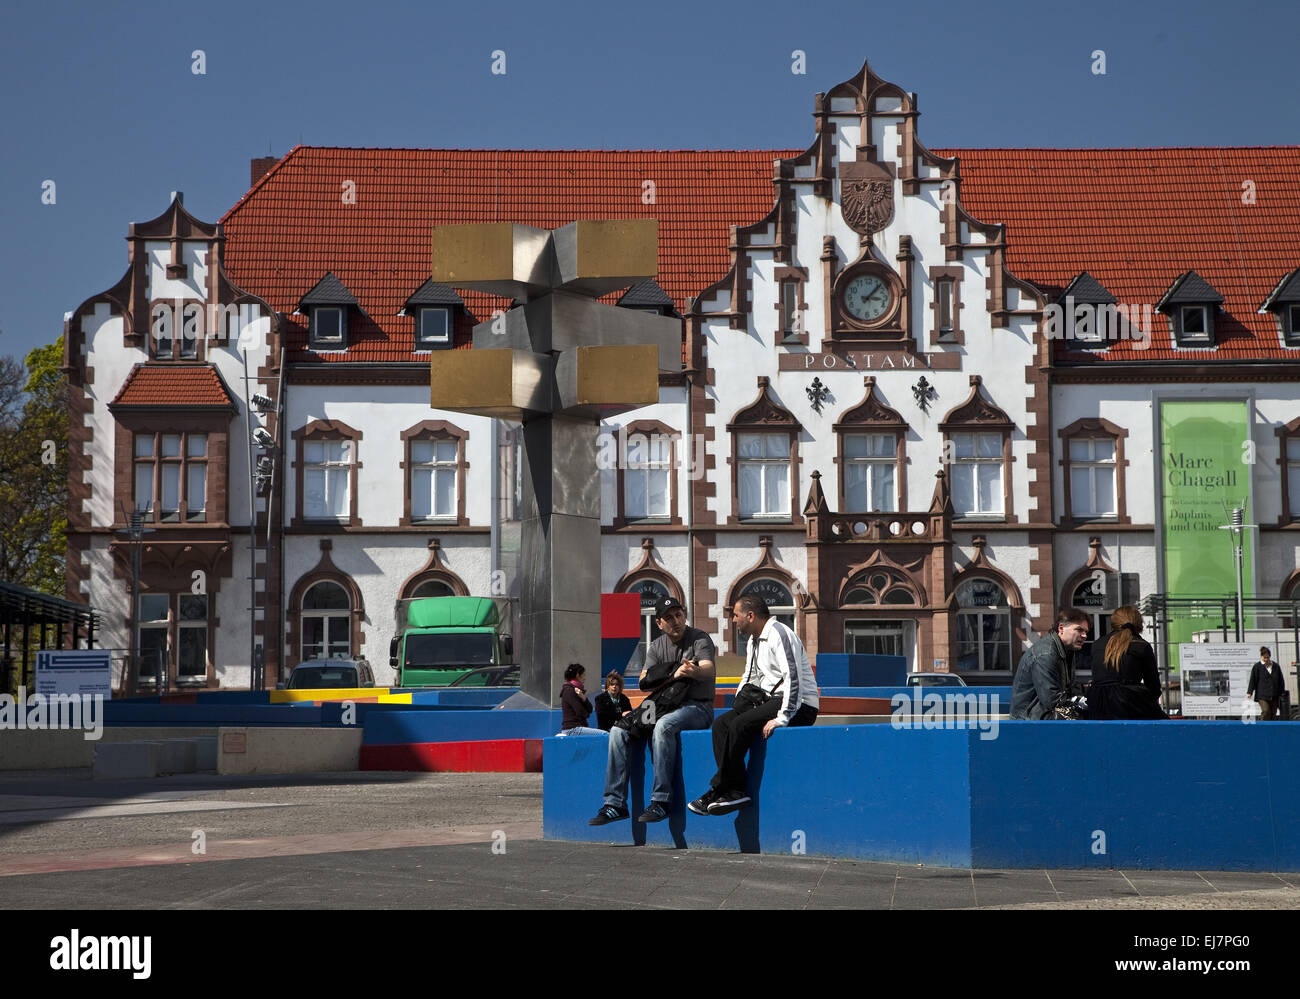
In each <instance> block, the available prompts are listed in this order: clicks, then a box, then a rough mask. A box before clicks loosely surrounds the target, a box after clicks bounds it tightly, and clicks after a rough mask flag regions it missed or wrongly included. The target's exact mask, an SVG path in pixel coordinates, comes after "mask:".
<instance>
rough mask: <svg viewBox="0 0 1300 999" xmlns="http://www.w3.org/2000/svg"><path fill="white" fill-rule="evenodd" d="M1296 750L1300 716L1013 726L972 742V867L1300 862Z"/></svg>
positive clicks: (1299, 865)
mask: <svg viewBox="0 0 1300 999" xmlns="http://www.w3.org/2000/svg"><path fill="white" fill-rule="evenodd" d="M1298 752H1300V725H1285V724H1255V725H1243V724H1242V723H1241V722H1230V721H1222V722H1218V721H1204V722H1201V721H1198V722H1190V721H1189V722H1160V721H1150V722H1075V723H1066V724H1056V723H1050V722H1048V723H1042V722H1004V723H1003V724H1002V725H1001V726H999V732H998V738H997V739H994V740H992V741H988V742H983V743H979V742H972V744H971V784H972V786H973V787H974V788H975V789H976V791H977V793H976V794H975V795H974V796H973V798H972V801H971V824H972V830H973V832H972V838H973V840H974V842H975V847H974V850H973V856H974V862H975V864H976V866H979V867H1103V868H1109V867H1117V868H1123V867H1131V868H1139V869H1152V870H1161V869H1164V870H1196V869H1203V870H1253V871H1274V870H1275V871H1295V870H1300V836H1297V833H1300V769H1298V768H1297V766H1296V762H1297V753H1298ZM1095 832H1100V833H1103V834H1104V835H1105V848H1106V853H1105V854H1100V853H1094V852H1093V844H1094V842H1096V843H1098V845H1100V843H1101V839H1100V837H1098V836H1095V835H1094V833H1095Z"/></svg>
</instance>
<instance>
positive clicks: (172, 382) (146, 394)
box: [109, 364, 235, 408]
mask: <svg viewBox="0 0 1300 999" xmlns="http://www.w3.org/2000/svg"><path fill="white" fill-rule="evenodd" d="M234 404H235V403H234V400H233V399H232V398H231V397H230V392H229V390H228V389H227V388H226V385H225V383H224V382H223V381H222V380H221V376H220V375H219V374H217V369H216V368H214V367H213V366H212V365H210V364H185V365H176V364H137V365H136V366H135V367H134V368H133V369H132V370H131V374H130V375H128V376H127V379H126V384H124V385H123V386H122V389H121V391H120V392H118V393H117V397H116V398H115V399H114V400H113V401H112V402H111V403H110V404H109V405H111V406H114V407H121V406H167V407H169V408H184V407H186V406H234Z"/></svg>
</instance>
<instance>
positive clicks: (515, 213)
mask: <svg viewBox="0 0 1300 999" xmlns="http://www.w3.org/2000/svg"><path fill="white" fill-rule="evenodd" d="M797 152H798V151H796V150H790V149H785V150H776V151H772V150H756V151H733V150H714V151H699V150H672V151H658V152H655V151H639V152H638V151H634V152H621V151H602V150H463V149H332V148H331V149H326V148H315V147H307V146H298V147H296V148H295V149H293V150H292V151H291V152H290V153H289V154H288V155H287V156H285V158H284V159H282V160H281V161H280V162H279V163H278V164H277V165H276V166H275V167H274V168H272V169H271V171H270V172H268V173H267V174H266V176H264V177H263V178H262V179H261V180H260V181H259V182H258V183H257V184H256V185H254V186H253V188H252V189H251V190H250V191H249V192H248V193H247V194H246V195H244V197H243V198H241V199H240V200H239V202H238V203H236V204H235V206H234V207H233V208H231V209H230V211H228V212H227V213H226V215H225V217H224V218H223V219H222V220H221V221H222V223H223V225H224V228H225V234H226V236H227V242H226V250H225V264H226V270H227V272H228V273H229V274H230V275H231V277H232V279H233V280H234V281H235V282H236V283H237V284H238V285H240V286H241V287H242V288H244V289H245V290H246V291H249V292H252V293H253V294H255V295H258V296H260V297H262V298H264V299H266V300H267V301H268V302H269V303H270V304H271V306H272V308H274V309H276V310H277V311H279V312H285V313H290V312H292V311H293V310H294V309H295V308H296V307H297V304H298V302H299V301H300V300H301V298H302V296H303V294H304V293H305V292H306V291H307V290H308V289H310V288H311V287H312V286H313V285H315V284H316V282H317V281H319V280H320V279H321V277H322V276H323V275H324V274H325V272H326V271H333V272H334V274H335V275H337V276H338V278H339V280H341V281H342V282H343V284H344V285H346V286H347V289H348V290H349V291H350V292H352V294H353V295H355V296H356V298H357V301H358V302H359V303H360V305H361V309H362V310H363V311H364V313H365V315H358V314H357V313H356V312H355V311H354V312H353V314H352V316H351V318H350V319H349V330H348V333H349V337H348V339H349V344H350V346H349V349H348V350H347V351H346V352H340V353H319V354H317V353H313V352H310V351H307V350H306V349H305V347H306V323H305V319H304V318H303V317H293V322H294V324H295V332H293V333H291V334H290V337H289V342H288V347H289V350H290V352H291V353H290V355H289V360H291V361H293V360H307V359H319V360H325V361H334V360H341V361H413V360H423V359H427V357H428V355H427V354H415V353H413V348H414V321H413V320H412V319H410V318H409V317H399V316H398V315H397V312H398V310H399V309H401V308H402V304H403V303H404V302H405V301H406V299H407V298H409V297H410V295H411V294H412V292H414V291H415V290H416V289H418V288H419V287H420V285H422V284H423V283H424V282H425V280H426V279H427V278H428V277H429V264H430V231H431V229H432V228H433V227H434V226H435V225H446V224H451V223H465V222H517V223H521V224H524V225H534V226H539V227H542V228H547V229H553V228H557V227H559V226H562V225H565V224H567V223H569V222H573V221H575V220H577V219H597V218H645V217H653V218H657V219H659V277H658V281H659V284H660V285H661V286H662V287H663V289H664V291H666V292H667V293H668V294H669V295H671V296H672V298H673V300H674V301H675V302H676V303H677V308H678V310H679V311H681V310H683V309H684V308H685V305H686V299H687V298H689V297H690V296H692V295H698V294H699V292H700V291H701V290H702V289H703V288H704V287H705V286H707V285H708V284H710V283H712V282H713V281H716V280H717V279H718V278H720V277H721V276H722V275H724V274H725V273H726V272H727V269H728V267H730V265H731V264H730V258H729V256H728V253H727V242H728V238H729V235H730V234H729V231H728V227H729V226H731V225H747V224H749V223H751V222H755V221H757V220H758V219H761V218H762V217H763V216H764V215H766V214H767V213H768V212H769V211H770V210H771V208H772V203H773V189H772V160H773V159H775V158H778V157H787V156H793V155H796V153H797ZM349 180H351V181H354V182H355V184H356V203H355V204H345V203H344V201H343V193H344V182H345V181H349ZM647 180H648V181H653V182H654V188H653V193H654V203H653V204H646V203H644V202H643V201H642V198H643V196H648V192H649V190H650V189H649V188H648V187H646V186H644V182H645V181H647ZM614 297H615V298H616V297H617V296H614ZM464 298H465V304H466V306H467V308H468V309H469V310H470V312H472V313H473V314H474V315H475V316H476V317H477V318H478V319H479V320H482V319H486V318H488V317H489V316H490V315H491V313H492V310H493V309H494V308H505V307H508V305H509V303H507V302H504V301H502V300H501V299H497V298H494V297H492V296H488V295H483V294H478V293H474V292H465V293H464ZM469 328H470V326H469V324H464V325H463V327H462V328H458V329H457V331H456V334H457V336H456V340H457V343H458V345H467V344H468V339H469V337H468V333H469Z"/></svg>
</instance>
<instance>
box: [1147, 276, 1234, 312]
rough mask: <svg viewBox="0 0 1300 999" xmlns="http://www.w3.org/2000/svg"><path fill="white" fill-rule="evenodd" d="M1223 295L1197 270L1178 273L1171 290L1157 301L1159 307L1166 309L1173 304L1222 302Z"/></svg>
mask: <svg viewBox="0 0 1300 999" xmlns="http://www.w3.org/2000/svg"><path fill="white" fill-rule="evenodd" d="M1222 301H1223V296H1222V295H1220V294H1219V292H1218V290H1217V289H1216V288H1212V287H1210V284H1209V282H1208V281H1206V280H1205V278H1203V277H1201V275H1199V274H1197V273H1196V271H1187V272H1186V273H1184V274H1180V275H1178V277H1177V278H1176V279H1175V281H1174V283H1173V284H1171V285H1170V286H1169V290H1168V291H1167V292H1165V293H1164V296H1163V297H1162V298H1161V299H1160V301H1159V302H1157V303H1156V308H1157V309H1161V310H1163V309H1165V308H1166V307H1168V306H1171V305H1206V304H1209V303H1214V304H1215V305H1218V304H1220V303H1221V302H1222Z"/></svg>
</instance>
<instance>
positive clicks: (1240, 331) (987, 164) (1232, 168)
mask: <svg viewBox="0 0 1300 999" xmlns="http://www.w3.org/2000/svg"><path fill="white" fill-rule="evenodd" d="M935 153H936V154H937V155H939V156H957V157H959V158H960V160H961V177H962V184H961V201H962V204H963V206H964V207H965V208H966V210H967V211H968V212H970V213H971V214H972V215H973V216H975V217H976V218H977V219H979V220H980V221H982V222H1002V223H1005V224H1006V227H1007V262H1008V265H1009V266H1010V268H1011V270H1012V271H1013V272H1014V273H1015V274H1017V275H1018V276H1019V277H1022V278H1025V279H1027V280H1029V281H1032V282H1033V283H1034V284H1036V285H1037V286H1038V287H1039V288H1041V289H1042V290H1044V291H1045V292H1047V294H1048V296H1049V299H1051V300H1055V298H1056V296H1057V295H1059V294H1060V292H1061V291H1062V290H1064V288H1065V286H1066V285H1068V284H1069V283H1070V281H1071V280H1072V279H1073V278H1074V277H1075V276H1077V275H1078V274H1079V272H1080V271H1085V270H1086V271H1088V272H1089V273H1090V274H1091V275H1092V276H1093V277H1094V278H1096V279H1097V280H1098V281H1100V282H1101V283H1102V284H1103V285H1104V286H1105V287H1106V289H1107V290H1108V291H1109V292H1110V293H1111V294H1112V295H1114V296H1115V300H1116V301H1117V302H1119V303H1121V304H1130V303H1131V304H1134V305H1139V306H1141V305H1146V304H1149V305H1151V306H1152V308H1153V309H1154V307H1155V304H1156V303H1157V302H1159V301H1160V298H1161V296H1162V295H1164V293H1165V292H1166V291H1168V290H1169V287H1170V285H1172V284H1173V282H1174V281H1175V280H1176V279H1177V278H1178V277H1179V276H1180V275H1181V274H1182V273H1183V272H1184V271H1188V270H1195V271H1196V272H1197V273H1198V274H1200V275H1201V277H1203V278H1204V279H1205V280H1206V281H1208V282H1209V283H1210V284H1211V285H1213V286H1214V287H1215V288H1216V289H1217V290H1218V291H1219V293H1220V294H1221V295H1223V299H1224V301H1223V311H1222V312H1220V313H1219V314H1218V317H1217V319H1216V333H1217V338H1218V340H1219V343H1220V346H1219V347H1218V349H1217V350H1195V351H1193V350H1182V349H1176V348H1174V347H1173V346H1172V345H1171V343H1170V334H1169V324H1168V322H1167V321H1166V319H1165V317H1164V316H1163V315H1161V314H1156V315H1155V318H1154V321H1153V323H1152V338H1151V341H1152V342H1151V347H1150V349H1148V350H1145V351H1141V350H1134V349H1133V348H1132V347H1131V346H1130V345H1128V344H1118V345H1116V346H1114V347H1112V348H1111V349H1110V350H1108V351H1105V352H1102V353H1100V354H1098V355H1096V356H1097V358H1098V359H1099V360H1140V361H1162V360H1179V361H1187V362H1189V363H1198V364H1203V363H1206V362H1213V361H1218V360H1229V359H1244V358H1260V359H1262V358H1269V359H1283V358H1285V359H1288V360H1293V359H1294V358H1295V356H1296V353H1295V351H1294V350H1287V349H1285V348H1283V347H1282V346H1281V344H1280V342H1279V338H1278V330H1277V325H1276V322H1275V320H1274V317H1273V314H1272V313H1267V314H1265V315H1262V316H1261V315H1259V314H1258V309H1259V307H1260V305H1262V304H1263V302H1264V300H1265V299H1266V298H1267V297H1268V295H1269V292H1271V291H1272V290H1273V288H1274V287H1275V286H1276V285H1277V283H1278V281H1279V280H1281V279H1282V277H1283V276H1284V275H1285V274H1286V273H1287V272H1288V271H1290V270H1292V269H1294V268H1295V267H1297V266H1300V146H1258V147H1246V148H1221V147H1201V148H1181V149H1168V148H1164V149H946V150H935ZM1246 181H1252V182H1253V193H1254V203H1253V204H1247V203H1243V201H1242V197H1243V195H1244V194H1246V193H1248V192H1249V191H1250V188H1249V187H1247V188H1243V184H1245V182H1246ZM1248 200H1249V199H1248ZM1078 356H1079V355H1078V354H1076V353H1072V354H1071V357H1072V358H1074V357H1078Z"/></svg>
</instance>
